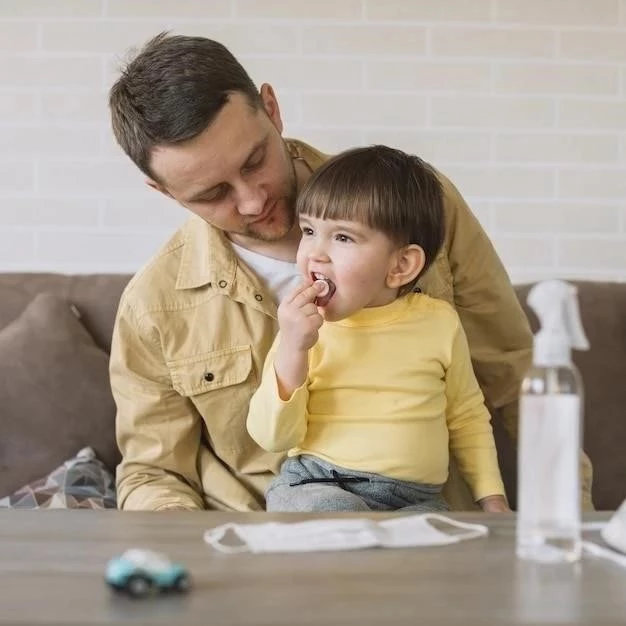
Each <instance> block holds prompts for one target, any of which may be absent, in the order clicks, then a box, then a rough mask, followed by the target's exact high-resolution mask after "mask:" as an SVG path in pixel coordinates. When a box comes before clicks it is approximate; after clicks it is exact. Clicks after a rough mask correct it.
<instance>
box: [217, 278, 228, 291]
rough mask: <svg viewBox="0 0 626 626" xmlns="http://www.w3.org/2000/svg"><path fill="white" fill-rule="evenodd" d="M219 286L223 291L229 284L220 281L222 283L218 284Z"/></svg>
mask: <svg viewBox="0 0 626 626" xmlns="http://www.w3.org/2000/svg"><path fill="white" fill-rule="evenodd" d="M217 284H218V285H219V286H220V287H221V288H222V289H223V288H224V287H226V285H228V283H227V282H226V281H225V280H220V282H219V283H217Z"/></svg>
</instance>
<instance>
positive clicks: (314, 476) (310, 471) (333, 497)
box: [265, 454, 448, 513]
mask: <svg viewBox="0 0 626 626" xmlns="http://www.w3.org/2000/svg"><path fill="white" fill-rule="evenodd" d="M441 488H442V485H428V484H420V483H412V482H409V481H406V480H397V479H395V478H388V477H386V476H381V475H380V474H371V473H369V472H357V471H354V470H350V469H346V468H343V467H339V466H337V465H333V464H332V463H327V462H326V461H323V460H322V459H318V458H317V457H314V456H310V455H306V454H304V455H301V456H295V457H290V458H288V459H287V460H286V461H285V462H284V463H283V465H282V467H281V469H280V474H278V476H276V478H275V479H274V480H273V481H272V482H271V483H270V485H269V487H268V488H267V491H266V493H265V498H266V502H267V510H268V511H288V512H313V511H317V512H338V511H398V510H401V509H402V510H405V511H417V512H421V513H427V512H429V511H447V510H448V505H447V504H446V502H445V500H444V499H443V497H442V496H441Z"/></svg>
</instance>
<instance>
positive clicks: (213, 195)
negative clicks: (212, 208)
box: [200, 185, 228, 202]
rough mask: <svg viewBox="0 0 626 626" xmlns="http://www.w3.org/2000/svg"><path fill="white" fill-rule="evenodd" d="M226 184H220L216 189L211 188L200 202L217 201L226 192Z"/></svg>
mask: <svg viewBox="0 0 626 626" xmlns="http://www.w3.org/2000/svg"><path fill="white" fill-rule="evenodd" d="M227 191H228V190H227V188H226V185H220V186H219V187H218V188H217V189H215V190H213V191H212V192H211V193H210V194H207V195H206V196H205V197H204V198H202V199H201V200H200V202H217V201H218V200H221V199H222V198H224V196H225V195H226V193H227Z"/></svg>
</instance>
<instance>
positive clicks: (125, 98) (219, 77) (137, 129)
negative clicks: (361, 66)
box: [109, 32, 262, 178]
mask: <svg viewBox="0 0 626 626" xmlns="http://www.w3.org/2000/svg"><path fill="white" fill-rule="evenodd" d="M235 92H240V93H242V94H244V95H245V96H246V97H247V99H248V102H249V104H250V106H251V107H252V108H254V109H257V108H258V107H259V106H261V104H262V103H261V97H260V95H259V91H258V89H257V88H256V86H255V85H254V83H253V82H252V79H251V78H250V76H249V75H248V73H247V72H246V71H245V70H244V68H243V67H242V66H241V64H240V63H239V61H237V59H235V57H234V56H233V55H232V54H231V53H230V51H229V50H228V49H227V48H226V47H224V46H223V45H222V44H221V43H218V42H217V41H213V40H211V39H206V38H204V37H186V36H182V35H170V34H168V33H167V32H162V33H160V34H159V35H157V36H156V37H154V38H153V39H151V40H150V41H149V42H148V43H147V44H146V45H145V46H144V47H143V48H142V49H141V50H140V51H139V53H138V54H137V56H135V58H134V59H132V60H131V61H130V62H129V63H128V64H127V65H126V67H125V68H123V69H122V75H121V76H120V78H119V79H118V80H117V82H116V83H115V84H114V85H113V87H112V88H111V91H110V94H109V107H110V109H111V121H112V125H113V133H114V134H115V138H116V139H117V142H118V143H119V144H120V146H121V147H122V149H123V150H124V152H126V154H127V155H128V156H129V157H130V158H131V159H132V160H133V162H134V163H135V164H136V165H137V167H138V168H139V169H140V170H141V171H142V172H143V173H144V174H146V175H148V176H150V177H152V178H154V173H153V172H152V171H151V168H150V158H151V155H152V150H153V148H154V147H155V146H158V145H167V144H176V143H179V142H182V141H186V140H188V139H192V138H194V137H196V136H197V135H199V134H200V133H201V132H202V131H204V130H205V129H206V128H207V126H208V125H209V124H210V123H211V122H212V121H213V120H214V119H215V117H216V116H217V115H218V113H219V112H220V111H221V110H222V107H223V106H224V105H225V104H226V103H227V102H228V98H229V96H230V95H231V94H232V93H235Z"/></svg>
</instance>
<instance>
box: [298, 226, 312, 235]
mask: <svg viewBox="0 0 626 626" xmlns="http://www.w3.org/2000/svg"><path fill="white" fill-rule="evenodd" d="M300 230H301V231H302V234H303V235H306V236H307V237H310V236H311V235H312V234H313V229H312V228H310V227H309V226H301V227H300Z"/></svg>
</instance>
